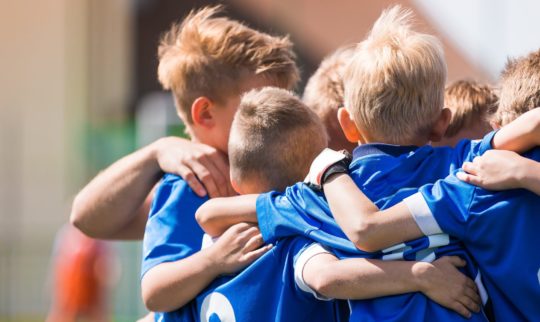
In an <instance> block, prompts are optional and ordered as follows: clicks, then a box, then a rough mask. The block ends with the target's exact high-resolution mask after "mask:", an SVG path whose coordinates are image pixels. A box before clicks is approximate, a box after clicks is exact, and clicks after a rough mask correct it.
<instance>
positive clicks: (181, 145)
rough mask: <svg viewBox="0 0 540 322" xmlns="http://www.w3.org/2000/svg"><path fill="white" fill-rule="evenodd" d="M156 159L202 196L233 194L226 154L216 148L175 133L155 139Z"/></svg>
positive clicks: (166, 169) (165, 169) (162, 168)
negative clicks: (176, 135) (175, 135)
mask: <svg viewBox="0 0 540 322" xmlns="http://www.w3.org/2000/svg"><path fill="white" fill-rule="evenodd" d="M155 147H156V149H155V151H156V160H157V162H158V164H159V167H160V169H161V170H162V171H163V172H168V173H174V174H177V175H179V176H181V177H182V178H183V179H184V180H186V182H187V184H188V185H189V186H190V187H191V189H193V191H195V193H196V194H197V195H199V196H201V197H204V196H205V195H206V194H207V193H208V194H209V195H210V197H212V198H216V197H228V196H234V195H235V194H236V193H235V192H234V190H233V189H232V187H231V185H230V179H229V163H228V161H227V157H226V156H225V154H223V153H222V152H219V151H218V150H216V149H215V148H213V147H211V146H208V145H205V144H201V143H195V142H191V141H188V140H185V139H181V138H177V137H166V138H162V139H159V140H158V141H156V145H155Z"/></svg>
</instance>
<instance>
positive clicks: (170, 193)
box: [141, 174, 208, 276]
mask: <svg viewBox="0 0 540 322" xmlns="http://www.w3.org/2000/svg"><path fill="white" fill-rule="evenodd" d="M206 200H208V198H201V197H199V196H197V195H196V194H195V193H194V192H193V190H191V188H190V187H189V186H188V185H187V183H186V182H185V181H184V180H183V179H182V178H181V177H179V176H176V175H173V174H165V175H164V176H163V179H162V181H161V183H160V185H159V187H158V188H157V189H156V192H155V195H154V199H153V201H152V206H151V208H150V214H149V217H148V221H147V222H146V230H145V232H144V240H143V255H142V271H141V276H142V275H144V274H145V273H146V272H148V270H149V269H151V268H152V267H154V266H156V265H158V264H161V263H165V262H173V261H177V260H180V259H183V258H186V257H189V256H191V255H193V254H195V253H196V252H198V251H199V250H200V249H201V243H202V239H203V235H204V231H203V230H202V229H201V227H200V226H199V224H198V223H197V221H196V220H195V212H196V211H197V209H198V208H199V207H200V206H201V205H202V204H203V203H204V202H205V201H206Z"/></svg>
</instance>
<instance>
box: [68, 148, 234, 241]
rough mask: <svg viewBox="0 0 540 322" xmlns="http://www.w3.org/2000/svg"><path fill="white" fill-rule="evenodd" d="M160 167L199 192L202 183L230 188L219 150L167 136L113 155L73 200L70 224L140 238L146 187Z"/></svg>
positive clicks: (98, 234) (96, 233)
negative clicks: (114, 158)
mask: <svg viewBox="0 0 540 322" xmlns="http://www.w3.org/2000/svg"><path fill="white" fill-rule="evenodd" d="M163 172H169V173H174V174H177V175H180V176H181V177H182V178H184V180H186V181H187V183H188V184H189V185H190V187H191V188H192V189H194V191H195V192H196V193H197V194H199V195H200V196H204V195H206V191H205V189H204V187H206V189H207V190H208V193H209V194H210V196H211V197H216V196H228V195H232V194H233V193H234V191H233V190H232V188H231V187H230V185H229V184H228V182H229V178H228V173H229V168H228V162H227V159H226V157H225V156H224V155H223V154H222V153H220V152H218V151H217V150H216V149H214V148H212V147H209V146H206V145H203V144H199V143H194V142H191V141H188V140H185V139H181V138H177V137H167V138H163V139H159V140H157V141H155V142H154V143H152V144H150V145H148V146H146V147H144V148H142V149H140V150H138V151H136V152H134V153H132V154H130V155H128V156H126V157H124V158H122V159H120V160H118V161H117V162H115V163H114V164H112V165H111V166H110V167H109V168H107V169H106V170H104V171H103V172H101V173H100V174H99V175H98V176H96V177H95V178H94V179H93V180H92V181H91V182H90V183H89V184H88V185H86V187H84V188H83V189H82V190H81V191H80V192H79V193H78V194H77V196H76V197H75V200H74V202H73V208H72V212H71V216H70V220H71V222H72V224H73V225H75V226H76V227H77V228H79V229H80V230H81V231H82V232H84V233H85V234H86V235H88V236H90V237H94V238H105V239H142V237H143V234H144V227H145V224H146V220H147V217H148V211H149V209H150V204H151V199H152V194H151V191H152V189H153V188H154V186H155V185H156V183H157V182H158V180H159V179H160V178H161V176H162V174H163ZM201 182H202V183H201ZM203 184H204V186H203Z"/></svg>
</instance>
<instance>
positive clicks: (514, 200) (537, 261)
mask: <svg viewBox="0 0 540 322" xmlns="http://www.w3.org/2000/svg"><path fill="white" fill-rule="evenodd" d="M539 66H540V50H538V51H535V52H532V53H530V54H529V55H527V56H525V57H522V58H519V59H516V60H511V61H509V63H508V64H507V66H506V67H505V70H504V71H503V72H502V76H501V81H500V87H501V92H500V103H499V108H498V110H497V113H496V115H495V124H496V126H497V127H500V126H504V127H503V128H502V129H501V130H500V131H499V132H498V134H497V135H496V136H495V137H494V138H493V146H494V147H497V148H499V147H504V148H508V149H511V150H514V151H517V152H523V151H527V150H529V149H530V148H531V147H533V146H535V145H540V109H538V108H537V109H534V107H536V106H540V95H539V93H540V68H539ZM521 114H523V115H521ZM519 115H521V116H519ZM518 116H519V117H518ZM508 133H512V134H513V135H515V134H516V133H522V134H523V139H522V140H518V141H515V142H511V141H508V140H506V138H507V137H508V135H507V134H508ZM527 133H528V134H527ZM490 152H491V153H490ZM495 152H497V151H488V152H487V153H486V155H485V156H482V157H481V158H487V157H488V154H491V155H493V154H495V155H497V153H495ZM501 152H502V151H501ZM525 157H526V158H527V159H526V160H527V163H525V164H527V165H528V164H531V163H533V164H534V166H535V167H537V165H538V161H539V160H540V150H539V149H538V148H535V149H533V150H530V151H529V152H527V153H526V154H525ZM521 160H522V161H523V160H525V159H521ZM478 162H480V161H477V160H475V162H474V163H478ZM464 168H465V169H468V171H472V172H473V173H474V172H475V171H474V166H473V164H471V163H465V164H464ZM520 170H521V171H522V172H523V171H529V172H530V171H532V168H530V169H528V170H527V169H520ZM509 175H510V176H511V175H512V174H509ZM514 175H516V174H514ZM473 176H474V175H473ZM529 176H530V175H529ZM456 177H459V178H460V179H463V180H464V181H471V182H475V179H474V177H473V179H471V178H470V177H469V176H468V175H465V174H463V173H460V172H457V173H455V172H454V173H453V174H451V175H450V176H448V177H447V178H446V179H444V180H439V181H437V182H436V183H435V184H431V185H426V186H424V187H422V188H420V192H418V193H416V194H414V195H412V196H410V197H408V198H407V199H405V202H404V203H400V204H398V205H396V206H395V207H392V208H390V209H387V210H386V211H385V214H384V216H380V214H379V212H378V211H377V209H376V207H374V206H373V205H372V204H371V203H370V201H369V200H368V199H366V198H365V197H364V196H363V195H361V194H360V195H358V194H357V193H353V192H354V190H352V189H349V190H348V191H349V192H350V195H348V196H347V198H348V199H349V200H348V201H352V200H356V201H353V204H349V205H348V208H347V209H339V206H338V205H339V204H341V203H342V202H347V201H345V200H343V199H342V198H340V196H342V195H343V189H344V188H351V185H350V183H347V181H349V180H348V179H347V177H346V176H340V177H336V178H333V179H331V181H334V182H329V183H328V184H327V185H326V186H325V188H324V189H325V193H326V195H327V197H328V201H329V202H330V203H333V204H334V207H332V210H333V212H334V215H335V216H336V217H337V216H342V217H343V218H345V217H348V216H354V217H355V218H356V220H357V221H358V222H359V224H360V225H365V226H367V225H369V226H370V227H372V229H371V231H372V233H371V234H370V236H369V237H367V238H370V239H371V240H377V243H376V244H371V245H370V246H369V247H370V248H373V249H377V248H379V247H387V246H388V245H391V244H393V243H396V242H401V241H403V240H408V239H411V238H416V237H418V236H421V235H423V234H425V235H429V234H434V233H439V232H442V231H444V232H447V233H449V234H451V235H453V236H456V237H457V238H459V239H460V240H462V241H463V243H464V244H465V246H466V247H467V250H468V251H469V252H470V253H471V255H472V256H473V257H474V259H475V260H476V262H477V263H478V265H479V268H480V270H481V272H482V275H483V276H484V282H485V285H486V289H487V292H488V293H489V296H490V298H491V301H492V303H493V311H494V317H495V320H497V321H533V320H536V319H538V317H539V316H540V307H539V306H538V302H539V301H540V257H539V256H537V255H536V254H538V249H537V245H539V244H540V237H539V236H540V235H539V234H538V232H537V228H538V227H539V226H540V217H539V216H538V215H537V214H536V212H537V209H538V206H539V205H540V197H539V196H538V194H535V193H533V192H531V191H526V190H521V189H514V190H506V191H500V192H490V191H488V190H484V189H481V188H478V187H474V186H471V185H468V184H466V183H464V182H461V181H460V180H457V178H456ZM527 177H528V176H524V177H522V178H517V180H518V181H521V180H522V181H523V182H522V183H520V184H518V185H516V184H514V185H513V187H516V188H517V187H526V188H529V189H531V190H533V191H535V192H537V193H538V192H539V191H540V190H538V187H539V185H538V181H535V180H538V179H537V177H538V176H537V175H536V176H532V177H533V181H532V182H527V181H526V180H527ZM535 177H536V179H534V178H535ZM356 192H358V191H356ZM351 207H352V208H353V209H356V211H353V212H351V211H350V209H351ZM382 217H386V220H384V221H381V220H379V218H381V219H382ZM398 226H399V229H398V228H397V227H398ZM349 233H350V234H351V236H352V235H355V234H359V235H360V234H362V232H361V231H356V232H349ZM357 245H358V246H360V247H364V246H365V242H364V241H362V240H358V243H357Z"/></svg>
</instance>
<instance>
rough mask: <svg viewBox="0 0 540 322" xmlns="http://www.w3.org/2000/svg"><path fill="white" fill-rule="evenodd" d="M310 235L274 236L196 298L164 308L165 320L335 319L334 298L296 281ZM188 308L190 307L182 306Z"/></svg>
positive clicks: (337, 315)
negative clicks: (244, 264) (261, 251)
mask: <svg viewBox="0 0 540 322" xmlns="http://www.w3.org/2000/svg"><path fill="white" fill-rule="evenodd" d="M311 243H312V241H310V240H308V239H306V238H302V237H297V238H286V239H282V240H280V241H278V242H277V243H276V245H275V246H274V247H273V248H272V249H271V250H270V251H269V252H268V253H266V254H264V255H263V256H262V257H261V258H259V259H258V260H257V261H255V262H254V263H253V264H251V265H250V266H248V267H247V268H246V269H244V270H243V271H241V272H240V273H238V274H235V275H229V276H222V277H220V278H217V279H216V280H214V282H212V284H210V285H209V286H208V287H207V288H206V289H205V290H204V291H203V292H201V294H199V295H198V296H197V297H196V299H195V300H194V301H192V302H191V303H190V304H188V305H187V306H185V307H183V308H181V309H179V310H178V311H175V312H171V313H167V314H166V317H167V321H191V320H188V319H185V317H186V316H188V315H195V316H196V320H195V321H260V322H265V321H268V322H271V321H272V322H273V321H283V322H285V321H287V322H289V321H290V322H295V321H306V322H308V321H309V322H311V321H321V322H325V321H339V320H340V316H339V315H340V310H339V307H338V306H339V303H338V302H337V301H321V300H318V299H317V298H316V295H315V294H312V293H311V292H309V290H304V289H302V284H300V283H298V282H297V280H298V277H297V275H298V274H301V272H299V271H298V270H297V268H296V266H297V265H298V264H299V263H298V262H299V260H298V258H299V257H300V255H301V254H302V253H303V252H304V250H305V249H306V248H307V247H308V246H309V245H310V244H311ZM186 311H189V312H186Z"/></svg>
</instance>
